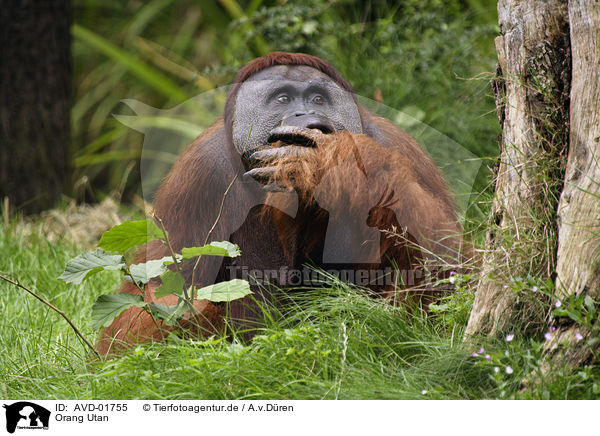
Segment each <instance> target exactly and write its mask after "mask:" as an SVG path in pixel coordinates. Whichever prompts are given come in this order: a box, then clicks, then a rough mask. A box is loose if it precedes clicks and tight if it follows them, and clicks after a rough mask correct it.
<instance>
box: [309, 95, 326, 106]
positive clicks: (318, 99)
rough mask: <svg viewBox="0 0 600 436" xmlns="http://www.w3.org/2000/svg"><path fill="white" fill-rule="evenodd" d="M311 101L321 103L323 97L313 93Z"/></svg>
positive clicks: (323, 101)
mask: <svg viewBox="0 0 600 436" xmlns="http://www.w3.org/2000/svg"><path fill="white" fill-rule="evenodd" d="M312 101H313V103H316V104H323V103H325V99H324V98H323V96H322V95H319V94H317V95H315V96H314V97H313V99H312Z"/></svg>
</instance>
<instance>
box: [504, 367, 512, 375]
mask: <svg viewBox="0 0 600 436" xmlns="http://www.w3.org/2000/svg"><path fill="white" fill-rule="evenodd" d="M505 371H506V373H507V374H512V373H513V369H512V368H511V367H510V366H507V367H506V369H505Z"/></svg>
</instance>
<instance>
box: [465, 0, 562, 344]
mask: <svg viewBox="0 0 600 436" xmlns="http://www.w3.org/2000/svg"><path fill="white" fill-rule="evenodd" d="M498 21H499V24H500V31H501V36H499V37H498V38H496V49H497V51H498V62H499V66H498V74H499V76H498V77H497V80H496V81H495V91H496V95H497V102H498V104H499V105H498V106H499V107H498V112H499V119H500V123H501V124H502V139H501V155H500V164H499V166H498V169H497V175H496V179H495V183H496V194H495V198H494V200H493V203H492V213H491V217H490V223H489V228H488V232H487V236H486V251H485V253H484V258H483V271H482V278H481V280H480V283H479V285H478V290H477V292H476V295H475V301H474V307H473V310H472V312H471V316H470V319H469V324H468V327H467V331H466V334H467V335H474V334H494V335H497V334H500V333H502V332H503V331H505V330H506V329H507V328H509V327H510V329H511V330H513V329H515V328H516V327H517V326H520V327H521V328H523V329H527V328H539V327H540V326H541V325H542V324H543V323H544V317H545V316H547V314H548V310H547V308H548V304H536V301H535V300H536V298H537V295H539V293H538V294H535V295H527V296H525V295H523V293H522V291H523V290H522V289H521V290H520V291H521V294H519V293H517V292H515V289H514V288H515V286H514V282H512V281H511V280H512V278H514V277H527V276H528V275H532V276H536V277H541V278H542V279H544V278H548V277H552V275H553V272H554V268H555V262H554V259H555V256H556V243H557V242H556V241H557V229H556V224H555V217H556V207H557V203H558V197H559V193H560V189H561V188H562V175H563V169H564V160H565V158H564V154H565V150H566V142H567V132H568V111H567V108H568V98H569V97H568V92H569V83H570V77H569V71H570V53H569V31H568V13H567V4H566V2H565V1H564V0H500V1H499V3H498Z"/></svg>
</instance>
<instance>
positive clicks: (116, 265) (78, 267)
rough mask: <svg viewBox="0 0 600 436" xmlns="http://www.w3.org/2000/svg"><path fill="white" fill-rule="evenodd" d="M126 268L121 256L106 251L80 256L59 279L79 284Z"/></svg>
mask: <svg viewBox="0 0 600 436" xmlns="http://www.w3.org/2000/svg"><path fill="white" fill-rule="evenodd" d="M124 267H125V259H124V258H123V256H121V255H120V254H108V253H106V252H105V251H104V250H100V249H98V250H95V251H93V252H91V253H84V254H80V255H79V256H77V257H75V258H73V259H71V260H70V261H69V262H67V265H66V266H65V272H63V273H62V275H61V276H60V277H59V279H63V280H64V281H65V282H67V283H75V284H79V283H81V282H82V281H83V280H85V279H87V278H88V277H90V276H93V275H94V274H96V273H98V272H100V271H103V270H105V269H108V270H120V269H123V268H124Z"/></svg>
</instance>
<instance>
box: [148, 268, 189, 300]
mask: <svg viewBox="0 0 600 436" xmlns="http://www.w3.org/2000/svg"><path fill="white" fill-rule="evenodd" d="M160 279H161V280H162V285H160V287H159V288H158V289H157V290H156V291H154V295H155V296H156V298H161V297H165V296H167V295H171V294H176V295H179V294H181V292H182V291H183V285H184V284H185V279H184V278H183V276H182V275H181V274H179V273H177V272H174V271H171V270H169V269H168V270H167V271H165V272H164V273H163V274H162V275H161V276H160Z"/></svg>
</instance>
